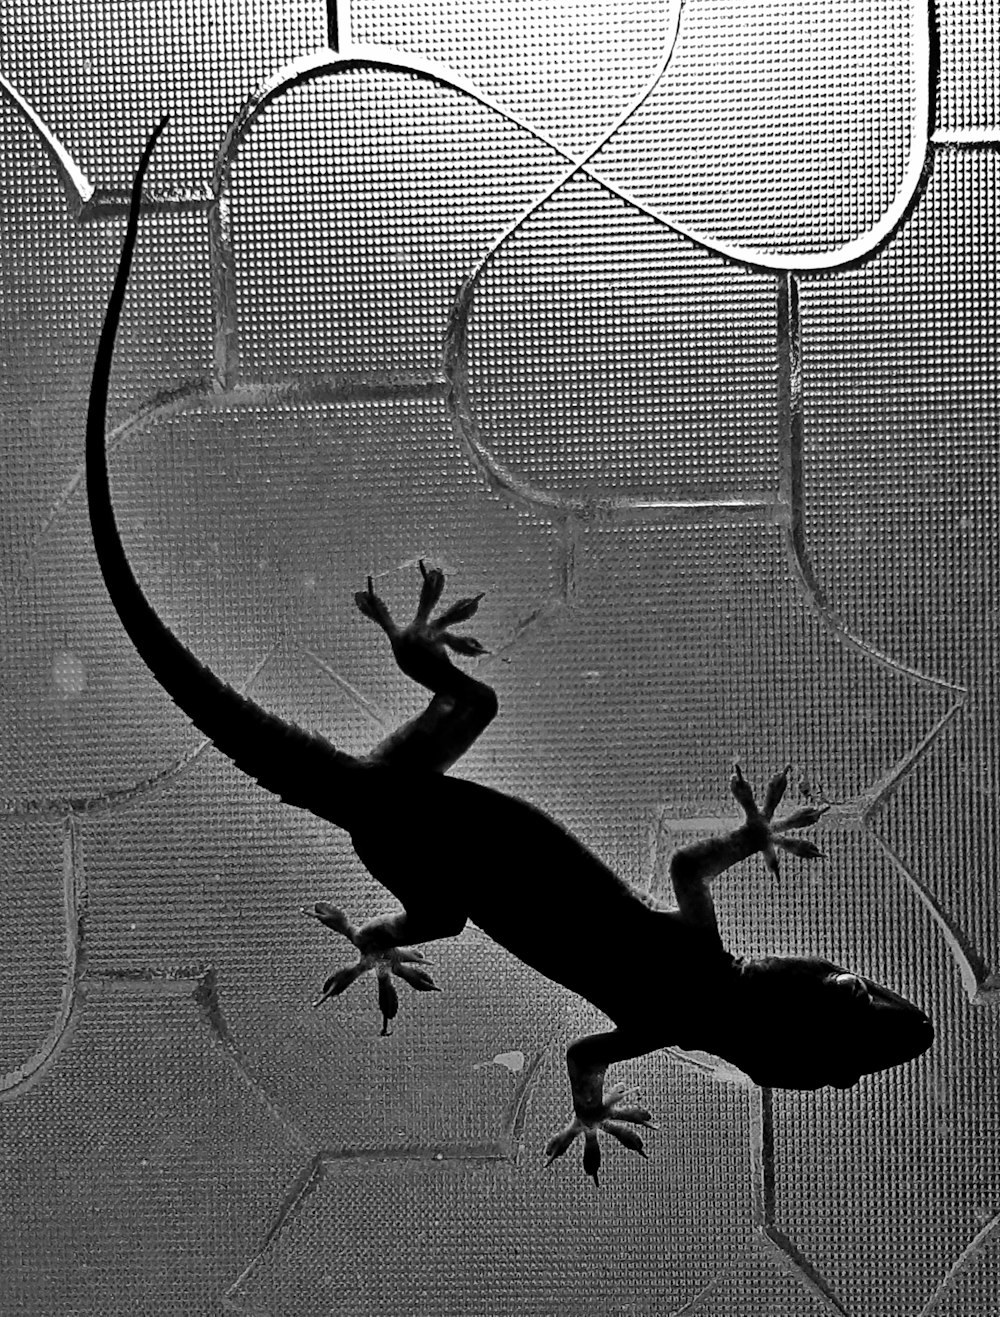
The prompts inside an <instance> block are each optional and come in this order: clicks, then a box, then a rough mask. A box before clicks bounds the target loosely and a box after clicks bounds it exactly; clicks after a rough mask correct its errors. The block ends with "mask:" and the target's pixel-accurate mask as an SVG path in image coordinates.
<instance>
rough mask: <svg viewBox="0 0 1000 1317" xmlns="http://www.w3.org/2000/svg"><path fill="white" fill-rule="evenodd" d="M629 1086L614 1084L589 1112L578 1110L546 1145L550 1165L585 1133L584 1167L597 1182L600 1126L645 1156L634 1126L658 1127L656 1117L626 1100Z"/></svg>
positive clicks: (596, 1182)
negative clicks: (599, 1102)
mask: <svg viewBox="0 0 1000 1317" xmlns="http://www.w3.org/2000/svg"><path fill="white" fill-rule="evenodd" d="M626 1094H627V1090H626V1088H625V1085H624V1084H615V1085H614V1087H612V1088H610V1089H608V1091H607V1093H606V1094H605V1095H604V1101H603V1102H602V1103H601V1105H600V1106H599V1107H598V1108H597V1109H596V1110H594V1111H588V1112H586V1113H581V1112H579V1111H578V1112H577V1113H576V1115H575V1116H574V1117H573V1119H572V1121H571V1122H570V1123H569V1124H568V1125H567V1126H566V1128H565V1129H562V1130H560V1131H559V1133H558V1134H554V1135H553V1136H552V1138H551V1139H549V1141H548V1143H547V1144H546V1145H545V1155H546V1157H548V1159H549V1160H548V1161H547V1162H546V1165H547V1166H551V1165H552V1163H553V1162H554V1161H555V1160H556V1158H557V1157H561V1156H562V1155H563V1153H564V1152H566V1150H567V1149H568V1148H569V1147H570V1146H571V1144H573V1143H575V1141H576V1140H577V1138H579V1136H580V1135H581V1134H582V1135H583V1169H584V1170H585V1171H586V1173H587V1174H588V1175H589V1176H590V1178H591V1179H592V1180H593V1181H594V1184H595V1185H597V1184H598V1183H599V1182H598V1179H597V1173H598V1171H599V1170H600V1168H601V1145H600V1143H599V1142H598V1140H597V1132H598V1130H602V1131H603V1132H604V1133H605V1134H610V1135H611V1137H612V1138H613V1139H617V1140H618V1142H619V1143H621V1144H623V1145H624V1146H625V1147H626V1148H628V1149H629V1150H630V1151H631V1152H637V1153H638V1154H639V1156H640V1157H645V1156H646V1151H645V1148H644V1147H643V1143H642V1137H641V1135H639V1134H638V1133H637V1131H636V1130H635V1129H634V1128H633V1126H635V1125H639V1126H641V1127H642V1128H644V1129H647V1130H655V1129H657V1128H658V1126H656V1125H654V1124H653V1117H652V1115H651V1113H650V1112H648V1111H647V1110H646V1109H645V1108H644V1107H635V1106H629V1105H628V1104H627V1103H625V1102H623V1100H622V1099H623V1098H625V1096H626Z"/></svg>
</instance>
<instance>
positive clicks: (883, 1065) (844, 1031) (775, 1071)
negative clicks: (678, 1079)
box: [724, 956, 934, 1089]
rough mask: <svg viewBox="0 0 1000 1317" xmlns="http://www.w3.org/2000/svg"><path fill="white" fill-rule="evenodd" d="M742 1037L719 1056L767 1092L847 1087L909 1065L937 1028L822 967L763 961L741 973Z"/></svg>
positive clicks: (896, 997) (899, 1003)
mask: <svg viewBox="0 0 1000 1317" xmlns="http://www.w3.org/2000/svg"><path fill="white" fill-rule="evenodd" d="M740 997H741V999H742V1000H741V1005H740V1008H739V1009H738V1011H737V1014H738V1016H739V1021H740V1029H739V1031H735V1030H734V1031H733V1033H732V1035H731V1036H732V1038H733V1048H732V1049H730V1050H731V1051H734V1052H739V1053H740V1055H736V1054H732V1055H730V1054H729V1051H727V1052H726V1053H724V1055H726V1056H727V1059H728V1060H731V1061H733V1062H735V1064H736V1065H738V1066H740V1068H741V1069H742V1070H744V1071H745V1072H746V1073H747V1074H748V1075H749V1076H750V1078H751V1079H753V1080H754V1082H755V1083H757V1084H760V1085H761V1086H762V1087H768V1088H802V1089H814V1088H822V1087H824V1086H825V1085H831V1086H833V1087H835V1088H850V1087H851V1086H852V1085H853V1084H856V1083H857V1082H858V1080H859V1079H860V1078H861V1076H862V1075H867V1074H874V1073H875V1072H876V1071H879V1070H888V1069H890V1068H891V1067H892V1066H897V1065H904V1064H906V1062H908V1061H912V1060H914V1059H915V1058H916V1057H918V1056H920V1054H921V1053H922V1052H925V1051H926V1050H927V1048H928V1047H930V1045H931V1043H932V1041H933V1039H934V1028H933V1026H932V1024H931V1022H930V1020H929V1019H928V1018H927V1016H926V1015H925V1014H924V1012H923V1011H922V1010H920V1008H919V1007H917V1006H915V1005H913V1003H912V1002H909V1001H907V1000H906V998H905V997H902V996H900V994H899V993H897V992H893V991H892V989H891V988H885V987H883V986H882V985H881V984H880V983H876V982H875V981H874V980H873V979H869V978H866V977H865V976H864V975H862V974H854V973H851V972H850V971H849V970H845V969H843V968H842V967H841V966H839V965H834V964H833V963H832V962H830V961H827V960H820V959H818V958H812V957H809V958H804V957H803V958H800V957H778V956H775V957H767V958H766V959H763V960H755V961H745V962H743V963H742V966H741V971H740Z"/></svg>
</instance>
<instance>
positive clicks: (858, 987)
mask: <svg viewBox="0 0 1000 1317" xmlns="http://www.w3.org/2000/svg"><path fill="white" fill-rule="evenodd" d="M833 981H834V983H835V984H836V985H837V987H838V988H843V989H845V990H847V991H848V992H850V993H851V995H852V996H853V997H856V998H857V999H858V1001H871V999H872V995H871V993H870V992H869V991H868V987H867V985H866V984H865V982H864V980H863V979H860V978H858V976H857V974H847V973H844V974H835V975H834V976H833Z"/></svg>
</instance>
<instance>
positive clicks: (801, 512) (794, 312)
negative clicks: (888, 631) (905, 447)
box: [776, 273, 969, 708]
mask: <svg viewBox="0 0 1000 1317" xmlns="http://www.w3.org/2000/svg"><path fill="white" fill-rule="evenodd" d="M777 292H778V296H777V316H776V326H777V341H778V408H779V411H778V452H779V461H780V462H781V464H782V467H783V473H782V477H781V490H782V497H783V499H784V500H786V501H787V519H786V523H785V524H786V535H787V544H788V556H789V561H790V564H791V567H792V571H793V575H794V577H795V579H796V580H797V581H798V583H799V585H800V587H801V594H802V598H803V600H804V601H805V603H806V605H807V606H808V607H809V609H810V611H811V612H812V613H813V614H814V616H815V617H817V618H818V619H819V620H820V622H821V623H822V625H823V626H825V627H826V628H828V629H829V630H830V631H832V632H833V634H834V635H836V637H837V638H838V640H840V641H842V642H843V643H844V644H845V645H847V646H848V647H849V648H850V649H853V650H855V651H856V652H857V653H859V654H863V655H864V656H865V657H866V658H870V659H872V660H873V661H874V662H876V663H878V664H880V665H881V666H882V667H884V668H887V669H888V670H889V671H890V672H896V673H899V674H900V675H901V676H903V677H906V678H907V679H908V680H909V681H912V682H914V683H915V684H916V685H918V686H920V687H922V688H923V689H925V690H937V691H948V692H950V693H951V694H952V695H954V696H955V699H956V705H955V707H956V708H959V707H962V706H964V705H965V704H966V703H967V702H968V698H969V696H968V690H967V688H966V687H965V686H960V685H959V684H958V683H956V682H953V681H947V680H946V679H945V678H943V677H934V676H931V675H930V674H929V673H926V672H920V671H919V670H918V669H917V668H913V667H910V666H909V665H908V664H906V663H904V662H903V661H902V660H901V659H897V658H893V657H892V655H891V654H887V653H885V652H884V651H883V650H881V649H879V648H878V647H877V646H876V645H873V644H871V643H870V642H869V641H867V640H865V639H863V638H862V637H861V636H859V635H857V634H856V633H855V632H854V631H852V630H851V628H850V627H849V626H848V625H847V623H846V622H844V621H843V620H842V619H841V618H840V617H839V616H838V614H837V612H836V610H835V609H834V608H833V606H832V605H831V604H830V601H829V600H828V599H827V598H826V595H825V593H824V591H823V588H822V586H821V585H820V583H819V580H818V578H817V576H816V573H815V571H814V570H813V566H812V562H811V561H810V558H809V553H808V550H807V548H806V532H805V502H806V495H805V481H804V479H803V472H802V452H803V439H804V435H803V420H802V366H801V354H802V349H801V342H802V325H801V318H800V315H799V295H798V280H797V278H796V276H795V275H794V274H791V273H786V274H783V275H781V276H779V278H778V280H777Z"/></svg>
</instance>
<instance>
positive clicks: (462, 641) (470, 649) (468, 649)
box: [439, 631, 486, 658]
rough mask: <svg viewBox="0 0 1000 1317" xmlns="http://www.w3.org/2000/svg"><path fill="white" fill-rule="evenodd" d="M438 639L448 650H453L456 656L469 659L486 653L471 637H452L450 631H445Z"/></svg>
mask: <svg viewBox="0 0 1000 1317" xmlns="http://www.w3.org/2000/svg"><path fill="white" fill-rule="evenodd" d="M439 639H440V640H441V642H442V643H443V644H445V645H447V646H448V648H449V649H453V650H454V651H455V653H456V654H465V655H467V656H468V657H470V658H476V657H478V656H479V655H480V654H485V653H486V649H485V647H484V646H483V645H481V644H480V643H479V641H478V640H476V639H474V638H473V637H472V636H453V635H452V634H451V632H450V631H446V632H444V633H443V635H441V636H440V637H439Z"/></svg>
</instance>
